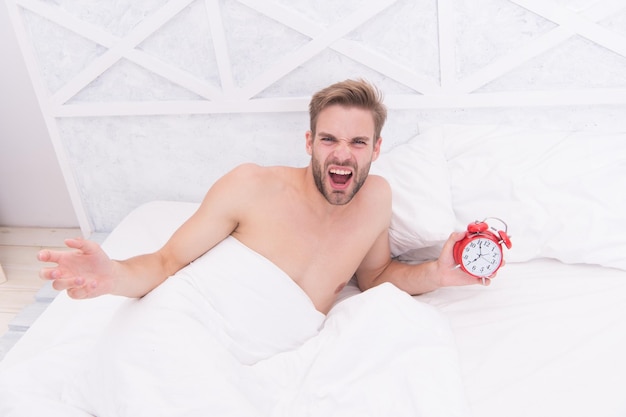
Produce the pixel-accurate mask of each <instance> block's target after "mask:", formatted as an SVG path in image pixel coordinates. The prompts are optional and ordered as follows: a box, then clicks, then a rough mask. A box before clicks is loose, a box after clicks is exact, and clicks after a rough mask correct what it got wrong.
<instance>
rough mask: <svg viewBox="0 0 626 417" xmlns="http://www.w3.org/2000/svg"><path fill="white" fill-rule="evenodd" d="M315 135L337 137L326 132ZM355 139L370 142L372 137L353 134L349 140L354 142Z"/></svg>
mask: <svg viewBox="0 0 626 417" xmlns="http://www.w3.org/2000/svg"><path fill="white" fill-rule="evenodd" d="M317 136H319V137H325V138H332V139H337V137H335V135H332V134H330V133H326V132H318V133H317ZM355 140H361V141H364V142H371V140H372V139H371V138H370V137H369V136H355V137H353V138H351V139H350V141H352V142H354V141H355Z"/></svg>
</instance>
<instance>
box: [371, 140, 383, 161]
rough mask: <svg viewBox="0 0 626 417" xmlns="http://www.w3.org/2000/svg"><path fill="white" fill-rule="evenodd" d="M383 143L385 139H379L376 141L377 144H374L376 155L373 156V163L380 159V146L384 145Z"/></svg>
mask: <svg viewBox="0 0 626 417" xmlns="http://www.w3.org/2000/svg"><path fill="white" fill-rule="evenodd" d="M382 143H383V138H381V137H379V138H378V139H376V143H375V144H374V153H373V154H372V161H375V160H377V159H378V156H379V155H380V145H382Z"/></svg>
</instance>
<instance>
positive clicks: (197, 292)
mask: <svg viewBox="0 0 626 417" xmlns="http://www.w3.org/2000/svg"><path fill="white" fill-rule="evenodd" d="M65 301H66V302H65V304H68V302H69V303H70V304H72V305H74V306H75V307H77V308H76V309H73V310H71V314H72V315H71V316H68V315H67V314H66V315H65V316H64V315H63V314H57V316H58V318H62V317H66V318H67V320H68V322H67V326H68V327H67V328H68V332H67V333H66V335H65V336H64V335H63V334H62V333H63V332H61V334H56V335H55V336H54V337H55V338H56V340H57V342H56V343H52V344H51V346H50V348H49V349H47V350H45V351H43V352H40V353H38V354H36V355H34V356H32V357H30V358H29V359H26V360H23V361H20V362H18V363H17V364H15V365H13V366H9V367H8V368H6V369H3V372H2V376H1V377H0V379H1V382H0V385H2V388H1V389H0V415H2V416H33V415H46V416H55V415H58V416H72V415H76V416H84V415H95V416H98V417H109V416H118V417H119V416H129V417H130V416H132V417H138V416H151V417H155V416H285V417H288V416H289V417H295V416H320V417H322V416H323V417H329V416H342V417H348V416H396V417H397V416H407V417H408V416H411V417H415V416H448V417H449V416H465V415H468V408H467V403H466V399H465V395H464V391H463V383H462V380H461V374H460V367H459V363H458V358H457V351H456V347H455V344H454V341H453V338H452V333H451V331H450V327H449V324H448V322H447V321H446V319H444V318H443V316H442V315H441V314H440V313H439V312H438V311H437V310H435V309H434V308H433V307H431V306H428V305H426V304H424V303H421V302H419V301H417V300H416V299H414V298H412V297H410V296H409V295H407V294H406V293H404V292H402V291H400V290H398V289H397V288H396V287H394V286H392V285H391V284H383V285H381V286H378V287H376V288H374V289H372V290H370V291H367V292H364V293H361V294H356V295H353V296H352V297H349V298H346V299H344V300H343V301H341V302H339V303H338V304H336V305H335V307H334V308H333V309H332V310H331V312H330V313H329V314H328V315H327V316H324V315H323V314H321V313H319V312H318V311H317V310H315V308H314V306H313V304H312V303H311V301H310V300H309V299H308V297H307V296H306V294H305V293H304V292H303V291H302V290H301V288H300V287H298V286H297V285H296V284H295V283H294V282H293V281H292V280H291V279H290V278H289V277H288V276H287V275H286V274H284V273H283V272H282V271H281V270H280V269H278V268H277V267H276V266H274V265H273V264H272V263H271V262H270V261H268V260H267V259H265V258H263V257H262V256H260V255H258V254H257V253H255V252H254V251H252V250H250V249H248V248H247V247H246V246H244V245H243V244H241V243H240V242H238V241H237V240H236V239H235V238H232V237H229V238H227V239H226V240H224V241H223V242H222V243H220V244H219V245H218V246H217V247H216V248H214V249H213V250H211V251H209V252H208V253H207V254H205V255H204V256H202V257H201V258H199V259H198V260H196V261H195V262H193V263H192V264H191V265H190V266H188V267H186V268H184V269H183V270H181V271H179V273H177V274H176V275H175V276H173V277H171V278H169V279H168V280H167V281H166V282H165V283H164V284H162V285H161V286H160V287H158V288H157V289H155V290H154V291H153V292H151V293H150V294H148V295H147V296H146V297H144V298H143V299H141V300H126V299H120V298H115V297H105V298H104V299H102V300H99V301H98V300H92V301H87V302H85V301H78V302H72V301H71V300H65ZM53 307H54V306H52V307H51V308H53ZM103 310H104V311H114V312H115V313H114V314H113V315H112V316H111V314H110V313H109V315H108V316H107V314H106V313H103ZM68 312H70V310H68ZM75 315H78V316H79V317H76V316H75ZM90 315H92V316H91V320H90V319H89V317H90ZM79 326H83V330H82V331H83V332H86V333H87V334H82V335H81V333H80V332H81V330H80V329H79ZM59 357H61V358H62V360H59ZM27 386H28V387H27Z"/></svg>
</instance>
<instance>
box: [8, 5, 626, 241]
mask: <svg viewBox="0 0 626 417" xmlns="http://www.w3.org/2000/svg"><path fill="white" fill-rule="evenodd" d="M6 1H7V5H8V7H9V11H10V14H11V17H12V21H13V23H14V27H15V30H16V33H17V35H18V40H19V42H20V46H21V48H22V50H23V52H24V55H25V58H26V62H27V66H28V68H29V72H30V75H31V79H32V81H33V84H34V87H35V91H36V93H37V95H38V98H39V102H40V105H41V107H42V111H43V114H44V118H45V120H46V123H47V125H48V128H49V131H50V135H51V138H52V141H53V144H54V147H55V150H56V153H57V156H58V159H59V162H60V164H61V167H62V170H63V173H64V177H65V179H66V182H67V186H68V189H69V191H70V195H71V197H72V201H73V203H74V207H75V209H76V212H77V215H78V218H79V222H80V224H81V228H82V229H83V232H84V233H85V234H86V235H88V234H90V233H91V232H94V231H96V232H106V231H110V230H111V229H112V228H113V227H114V226H115V225H116V224H117V223H118V222H119V221H120V220H121V218H122V217H123V216H124V215H125V214H126V213H128V212H129V211H130V210H131V209H133V208H134V207H136V206H138V205H139V204H141V203H144V202H146V201H151V200H158V199H170V200H188V201H199V200H200V199H201V198H202V196H203V195H204V193H205V192H206V190H207V188H208V187H209V186H210V184H211V183H212V182H213V181H214V180H215V179H216V178H218V177H219V176H220V175H222V174H223V173H224V172H226V171H227V170H229V169H231V168H232V167H233V166H234V165H235V164H237V163H240V162H244V161H255V162H257V163H260V164H290V165H304V164H306V163H307V161H308V158H307V156H306V154H305V152H304V132H305V130H306V129H307V128H308V115H307V113H306V110H307V104H308V100H309V97H310V95H311V94H312V93H313V92H314V91H316V90H318V89H319V88H322V87H324V86H326V85H328V84H330V83H333V82H336V81H340V80H343V79H346V78H366V79H368V80H370V81H372V82H374V83H375V84H377V85H378V86H379V87H380V88H381V89H382V90H383V91H384V93H385V96H386V100H385V102H386V104H387V105H388V107H389V108H390V116H389V121H388V124H387V126H386V127H385V129H384V131H383V137H384V139H385V145H384V146H386V147H387V148H389V147H393V146H394V145H395V144H398V143H402V142H404V141H406V140H407V139H409V138H410V137H411V136H412V135H414V134H415V133H416V132H417V131H418V130H419V127H418V126H419V124H420V123H444V122H454V123H508V124H515V125H526V126H536V127H539V128H544V129H567V130H604V131H607V130H612V131H617V130H620V131H624V130H626V117H624V115H625V114H626V3H625V2H624V1H623V0H603V1H602V0H600V1H598V0H510V1H505V0H378V1H372V2H363V1H359V0H347V1H341V2H338V1H334V0H323V1H318V0H295V1H289V0H169V1H168V0H140V1H138V0H134V1H133V0H125V1H115V2H105V1H96V0H89V1H87V0H6Z"/></svg>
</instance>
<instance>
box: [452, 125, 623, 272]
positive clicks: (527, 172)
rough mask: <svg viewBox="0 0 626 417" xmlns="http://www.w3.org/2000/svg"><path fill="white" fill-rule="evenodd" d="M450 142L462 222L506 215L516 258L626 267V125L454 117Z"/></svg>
mask: <svg viewBox="0 0 626 417" xmlns="http://www.w3.org/2000/svg"><path fill="white" fill-rule="evenodd" d="M444 143H445V154H446V157H447V160H448V167H449V175H450V185H451V193H452V202H453V207H454V211H455V214H456V217H457V224H456V228H457V229H461V228H465V227H466V225H467V223H469V222H471V221H474V220H482V219H483V218H484V217H488V216H495V217H500V218H502V219H503V220H504V221H506V222H507V223H508V226H509V234H510V235H511V240H512V243H513V248H512V249H511V250H510V251H506V253H505V258H506V259H507V260H508V261H511V262H522V261H526V260H529V259H533V258H542V257H547V258H555V259H559V260H561V261H563V262H566V263H588V264H599V265H604V266H610V267H615V268H620V269H624V270H626V226H625V225H624V220H625V218H626V217H625V216H626V190H625V189H624V180H625V179H626V132H624V133H613V134H606V133H591V132H548V131H543V132H541V131H536V130H530V129H524V128H514V127H507V126H496V125H481V126H458V125H446V126H444ZM496 225H497V223H496Z"/></svg>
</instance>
